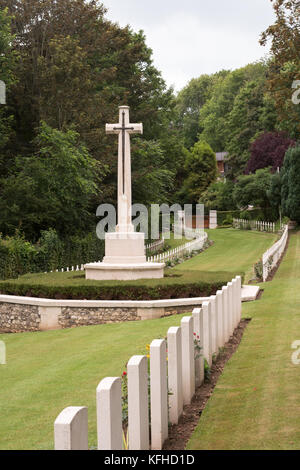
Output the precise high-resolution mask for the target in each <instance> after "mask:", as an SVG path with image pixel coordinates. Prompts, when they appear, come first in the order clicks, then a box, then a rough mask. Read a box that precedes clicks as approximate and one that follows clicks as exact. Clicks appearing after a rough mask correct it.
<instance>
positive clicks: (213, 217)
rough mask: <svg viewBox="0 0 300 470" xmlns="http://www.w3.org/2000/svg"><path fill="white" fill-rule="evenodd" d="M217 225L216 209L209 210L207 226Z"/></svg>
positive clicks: (213, 227)
mask: <svg viewBox="0 0 300 470" xmlns="http://www.w3.org/2000/svg"><path fill="white" fill-rule="evenodd" d="M217 226H218V213H217V211H209V228H210V229H215V228H217Z"/></svg>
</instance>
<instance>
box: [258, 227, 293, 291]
mask: <svg viewBox="0 0 300 470" xmlns="http://www.w3.org/2000/svg"><path fill="white" fill-rule="evenodd" d="M288 232H289V229H288V225H285V227H284V230H283V234H282V236H281V238H280V240H278V241H277V242H276V243H274V245H272V246H271V248H269V249H268V250H267V251H266V252H265V253H264V254H263V256H262V265H263V281H264V282H266V280H267V278H268V276H269V274H270V272H271V271H272V269H274V267H275V266H276V265H277V263H278V261H279V260H280V258H281V256H282V253H283V252H284V250H285V247H286V243H287V240H288Z"/></svg>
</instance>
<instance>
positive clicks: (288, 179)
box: [281, 145, 300, 224]
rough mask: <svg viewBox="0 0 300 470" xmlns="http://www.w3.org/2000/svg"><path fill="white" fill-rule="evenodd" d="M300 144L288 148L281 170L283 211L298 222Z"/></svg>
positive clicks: (299, 219) (299, 213) (299, 212)
mask: <svg viewBox="0 0 300 470" xmlns="http://www.w3.org/2000/svg"><path fill="white" fill-rule="evenodd" d="M299 175H300V146H299V145H298V146H297V147H294V148H290V149H289V150H288V151H287V153H286V155H285V159H284V163H283V167H282V172H281V181H282V187H281V198H282V209H283V213H284V214H285V215H287V216H288V217H290V218H291V219H292V220H295V221H296V222H298V224H300V178H299Z"/></svg>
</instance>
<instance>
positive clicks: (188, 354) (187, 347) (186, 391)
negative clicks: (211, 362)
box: [181, 317, 195, 405]
mask: <svg viewBox="0 0 300 470" xmlns="http://www.w3.org/2000/svg"><path fill="white" fill-rule="evenodd" d="M193 326H194V325H193V318H192V317H183V318H182V320H181V330H182V384H183V404H184V405H189V404H190V403H191V401H192V398H193V396H194V394H195V352H194V351H195V347H194V334H193V333H194V332H193Z"/></svg>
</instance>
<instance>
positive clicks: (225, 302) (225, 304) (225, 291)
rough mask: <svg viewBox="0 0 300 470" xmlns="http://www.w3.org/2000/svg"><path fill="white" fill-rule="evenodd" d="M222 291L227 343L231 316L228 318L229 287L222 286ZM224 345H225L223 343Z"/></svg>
mask: <svg viewBox="0 0 300 470" xmlns="http://www.w3.org/2000/svg"><path fill="white" fill-rule="evenodd" d="M222 292H223V325H224V335H225V336H224V338H225V342H224V344H225V343H227V341H228V340H229V337H230V335H229V318H228V287H227V286H223V287H222ZM223 346H224V345H223Z"/></svg>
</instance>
